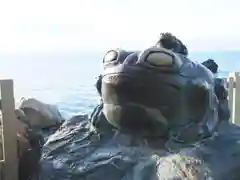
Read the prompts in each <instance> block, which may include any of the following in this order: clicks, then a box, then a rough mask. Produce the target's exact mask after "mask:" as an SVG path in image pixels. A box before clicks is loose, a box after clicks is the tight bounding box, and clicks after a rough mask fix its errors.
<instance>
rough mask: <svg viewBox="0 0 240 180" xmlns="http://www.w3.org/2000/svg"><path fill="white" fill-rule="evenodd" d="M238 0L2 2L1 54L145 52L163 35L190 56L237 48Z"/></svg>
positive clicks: (239, 39) (239, 42)
mask: <svg viewBox="0 0 240 180" xmlns="http://www.w3.org/2000/svg"><path fill="white" fill-rule="evenodd" d="M239 7H240V1H237V0H228V1H226V0H181V1H180V0H146V1H143V0H86V1H83V0H41V1H40V0H0V53H33V52H59V51H61V52H65V51H66V52H73V51H76V52H80V51H105V50H108V49H111V48H116V47H120V48H125V49H143V48H146V47H148V46H151V45H153V44H154V43H155V42H156V41H157V39H158V37H159V35H160V33H161V32H171V33H173V34H174V35H176V36H177V37H179V38H180V39H181V40H182V41H183V42H184V43H185V44H186V45H187V46H188V48H189V51H213V50H214V51H216V50H239V49H240V18H239V16H240V13H238V12H239Z"/></svg>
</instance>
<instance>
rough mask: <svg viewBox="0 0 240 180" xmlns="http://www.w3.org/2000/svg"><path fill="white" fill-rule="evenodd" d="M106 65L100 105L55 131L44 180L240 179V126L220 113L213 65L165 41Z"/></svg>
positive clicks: (116, 56) (46, 150)
mask: <svg viewBox="0 0 240 180" xmlns="http://www.w3.org/2000/svg"><path fill="white" fill-rule="evenodd" d="M103 66H104V71H103V74H102V76H101V79H100V81H99V83H98V91H99V94H100V96H101V103H100V105H99V106H97V107H96V109H95V110H94V112H93V113H92V115H91V116H90V117H89V118H88V117H87V116H84V115H79V116H75V117H73V118H72V119H70V120H68V121H65V122H64V123H63V125H62V126H61V127H60V129H59V130H58V131H57V132H56V133H55V134H53V135H52V136H50V137H49V139H48V141H47V142H46V144H45V145H44V147H43V151H42V157H41V161H40V170H39V171H40V172H39V179H40V180H100V179H104V180H195V179H196V180H205V179H209V180H210V179H211V180H237V179H240V173H239V172H240V144H239V142H240V129H239V127H237V126H235V125H233V124H231V123H230V122H229V121H226V120H222V119H221V118H219V117H218V103H219V100H218V98H217V96H216V94H215V91H214V76H213V74H212V73H211V72H210V71H209V70H208V69H207V68H206V67H204V66H203V65H201V64H198V63H196V62H193V61H191V60H189V59H188V58H187V57H186V56H184V55H181V54H178V53H174V52H173V51H171V50H167V49H165V48H162V47H159V48H154V47H153V48H149V49H146V50H144V51H141V52H128V51H124V50H121V49H116V50H111V51H109V52H107V54H106V55H105V57H104V58H103Z"/></svg>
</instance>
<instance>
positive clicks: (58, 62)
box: [0, 53, 240, 118]
mask: <svg viewBox="0 0 240 180" xmlns="http://www.w3.org/2000/svg"><path fill="white" fill-rule="evenodd" d="M103 55H104V53H72V54H70V53H68V54H67V53H58V54H49V53H42V54H20V55H16V54H13V55H0V78H1V79H3V78H11V79H13V80H14V87H15V89H14V94H15V100H16V102H19V101H20V99H21V98H22V97H25V98H31V97H34V98H37V99H38V100H41V101H43V102H45V103H50V104H55V105H57V107H58V108H59V110H60V112H61V113H62V114H63V115H64V116H65V117H67V118H68V117H70V116H72V115H75V114H79V113H90V112H91V111H92V109H93V108H94V106H95V105H96V104H97V103H98V102H99V96H98V94H97V91H96V89H95V86H94V85H95V82H96V77H97V76H98V75H99V74H100V73H101V71H102V57H103ZM219 55H221V53H210V54H207V53H196V54H192V55H191V58H192V59H194V60H196V61H204V60H205V59H207V58H208V57H211V58H215V59H218V60H219V61H218V63H219V65H220V69H221V72H220V76H222V77H225V76H227V74H228V71H231V70H236V68H237V67H238V66H239V69H240V63H239V64H238V63H236V64H238V66H236V65H232V64H230V63H229V59H230V58H228V57H230V56H229V54H228V56H227V57H226V54H224V55H225V56H219ZM231 55H232V54H231ZM222 57H224V58H222ZM237 57H240V53H238V54H234V55H232V56H231V58H232V59H231V62H234V58H235V60H236V59H237ZM221 58H222V59H221ZM227 60H228V63H225V62H226V61H227Z"/></svg>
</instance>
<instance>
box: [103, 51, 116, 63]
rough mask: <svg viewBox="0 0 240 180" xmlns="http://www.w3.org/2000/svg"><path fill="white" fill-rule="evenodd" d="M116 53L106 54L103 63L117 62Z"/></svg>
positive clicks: (109, 52)
mask: <svg viewBox="0 0 240 180" xmlns="http://www.w3.org/2000/svg"><path fill="white" fill-rule="evenodd" d="M117 57H118V53H117V51H114V50H110V51H108V52H107V53H106V55H105V56H104V58H103V63H108V62H112V61H115V60H117Z"/></svg>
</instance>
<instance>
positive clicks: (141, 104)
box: [97, 47, 218, 141]
mask: <svg viewBox="0 0 240 180" xmlns="http://www.w3.org/2000/svg"><path fill="white" fill-rule="evenodd" d="M103 66H104V70H103V74H102V76H101V80H100V81H99V83H98V85H97V86H98V90H99V93H100V95H101V98H102V104H103V107H102V112H103V115H104V116H105V119H106V120H107V121H108V122H109V123H110V124H111V125H112V126H113V127H115V128H116V129H119V130H120V131H122V132H125V133H131V134H135V135H141V136H146V137H149V136H150V137H152V136H159V137H172V138H175V139H176V140H178V141H195V140H197V139H201V138H204V137H208V136H209V135H211V134H212V133H213V132H214V131H215V129H216V127H217V125H218V112H217V107H218V100H217V97H216V95H215V93H214V77H213V74H212V73H211V72H210V71H209V70H208V69H207V68H206V67H204V66H203V65H201V64H199V63H196V62H193V61H191V60H189V59H188V58H187V57H186V56H184V55H181V54H177V53H174V52H173V51H170V50H167V49H165V48H156V47H153V48H149V49H146V50H144V51H142V52H128V51H125V50H121V49H115V50H110V51H108V52H107V53H106V55H105V56H104V58H103Z"/></svg>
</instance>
